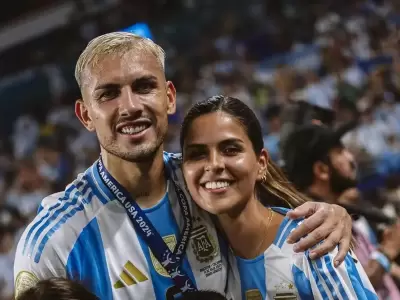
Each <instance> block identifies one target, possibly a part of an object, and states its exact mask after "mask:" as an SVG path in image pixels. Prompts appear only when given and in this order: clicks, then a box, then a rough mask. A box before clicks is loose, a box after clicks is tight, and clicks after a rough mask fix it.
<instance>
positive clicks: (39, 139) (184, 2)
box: [0, 0, 400, 300]
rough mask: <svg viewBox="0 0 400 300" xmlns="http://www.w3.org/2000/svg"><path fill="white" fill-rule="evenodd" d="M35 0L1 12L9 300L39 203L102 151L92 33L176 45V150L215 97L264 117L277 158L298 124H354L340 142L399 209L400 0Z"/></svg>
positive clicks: (172, 142) (1, 152) (2, 219)
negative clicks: (92, 103) (193, 111)
mask: <svg viewBox="0 0 400 300" xmlns="http://www.w3.org/2000/svg"><path fill="white" fill-rule="evenodd" d="M24 2H25V3H24V4H21V3H19V2H18V1H11V2H10V3H8V5H9V7H8V8H7V12H6V13H3V14H1V15H0V269H1V270H2V274H0V299H4V300H8V299H12V290H13V283H12V264H13V259H14V258H13V257H14V248H15V243H16V240H17V239H18V235H19V234H20V232H21V230H22V229H23V228H24V225H25V224H26V222H28V221H29V220H30V219H31V218H32V216H33V215H34V214H35V213H36V209H37V206H38V204H39V202H40V201H41V200H42V199H43V197H44V196H46V195H48V194H50V193H52V192H55V191H59V190H61V189H63V188H64V186H65V185H66V184H67V183H68V182H70V181H71V179H72V178H73V177H74V176H75V175H76V174H77V173H79V172H80V171H82V170H84V169H85V168H86V167H88V166H89V165H90V164H91V162H93V161H94V160H95V159H96V158H97V156H98V144H97V141H96V137H95V136H94V135H92V134H91V133H89V132H87V131H86V130H85V129H84V128H83V127H82V126H81V125H80V124H79V122H78V120H77V119H76V118H75V116H74V110H73V103H74V100H75V99H76V98H77V97H79V90H78V87H77V85H76V83H75V80H74V77H73V73H74V67H75V62H76V60H77V58H78V56H79V54H80V52H81V51H82V50H83V49H84V47H85V45H86V44H87V42H88V41H89V40H90V39H92V38H93V37H95V36H97V35H100V34H103V33H106V32H110V31H117V30H123V29H127V28H129V27H130V26H132V25H135V24H137V23H140V25H139V29H140V30H143V29H145V30H147V29H148V30H147V31H145V32H144V33H145V34H147V35H149V36H151V37H152V38H153V39H154V40H155V41H156V42H157V43H158V44H160V45H161V46H162V47H163V48H164V49H165V50H166V53H167V64H166V65H167V69H166V72H167V77H168V78H169V79H171V80H172V81H173V82H174V83H175V85H176V87H177V90H178V95H177V102H178V111H177V113H176V114H175V115H174V116H172V117H171V118H170V128H169V135H168V140H167V142H166V145H167V146H166V150H168V151H179V143H178V132H179V126H180V122H181V120H182V116H183V115H184V113H185V111H186V110H187V108H188V107H190V105H192V104H193V103H195V102H196V101H199V100H201V99H205V98H206V97H208V96H212V95H216V94H226V95H230V96H234V97H237V98H239V99H241V100H243V101H245V102H246V103H247V104H248V105H249V106H250V107H252V108H253V109H254V110H255V111H256V112H257V114H258V117H259V119H260V121H261V122H262V124H263V127H264V132H265V139H264V141H265V146H266V147H267V148H268V150H269V151H270V154H271V156H272V158H273V159H274V160H275V161H277V162H278V163H281V161H280V156H279V142H280V140H282V139H283V138H284V137H285V136H286V135H287V133H288V131H290V128H293V125H296V124H299V123H304V122H310V121H311V118H316V119H321V121H323V122H325V123H327V124H329V125H330V126H333V127H339V126H341V125H343V124H349V123H350V124H351V126H350V127H351V130H349V132H348V133H347V134H346V135H345V136H344V138H343V140H344V142H345V143H346V145H347V146H348V147H349V148H350V149H351V151H352V152H353V153H354V154H355V155H356V157H357V160H358V163H359V176H360V179H361V180H360V186H359V188H360V191H361V192H362V195H363V201H364V202H366V203H368V205H371V206H375V207H378V208H380V209H381V210H382V211H383V212H384V213H385V214H387V215H388V216H391V217H396V216H397V214H398V212H399V209H400V188H399V187H400V180H399V174H400V35H399V31H398V28H399V25H400V5H399V2H398V1H395V0H393V1H390V0H387V1H385V0H375V1H373V0H353V1H348V0H326V1H323V3H322V1H321V3H318V1H309V0H281V1H274V0H248V1H245V0H218V1H211V0H201V1H200V0H197V1H196V0H170V1H169V0H147V1H138V0H71V1H55V0H40V1H39V0H30V1H24ZM137 28H138V27H136V29H137ZM142 32H143V31H142ZM310 112H312V113H310ZM311 116H313V117H311Z"/></svg>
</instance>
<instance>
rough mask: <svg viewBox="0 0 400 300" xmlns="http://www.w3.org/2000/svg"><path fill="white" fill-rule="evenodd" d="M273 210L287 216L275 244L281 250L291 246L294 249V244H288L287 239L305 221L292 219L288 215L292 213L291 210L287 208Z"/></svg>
mask: <svg viewBox="0 0 400 300" xmlns="http://www.w3.org/2000/svg"><path fill="white" fill-rule="evenodd" d="M271 209H272V210H273V211H274V212H276V213H279V214H281V215H284V216H285V217H284V218H283V220H282V222H281V224H280V226H279V228H278V231H277V233H276V235H275V240H274V243H273V244H274V245H275V246H277V247H278V248H280V249H282V248H283V246H284V245H291V248H293V245H292V244H288V243H287V238H288V237H289V234H290V233H291V232H292V231H293V230H295V229H296V228H297V227H298V226H299V225H300V224H301V223H302V222H303V221H304V219H302V218H301V219H295V220H293V219H290V218H289V217H287V216H286V214H287V213H288V212H289V211H291V209H288V208H285V207H271Z"/></svg>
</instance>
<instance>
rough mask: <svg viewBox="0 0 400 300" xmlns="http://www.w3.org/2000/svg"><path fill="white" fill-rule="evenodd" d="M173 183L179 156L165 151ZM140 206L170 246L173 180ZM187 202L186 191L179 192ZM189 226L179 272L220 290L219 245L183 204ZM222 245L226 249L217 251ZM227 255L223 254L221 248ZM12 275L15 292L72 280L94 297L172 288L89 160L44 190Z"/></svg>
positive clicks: (203, 216) (168, 292)
mask: <svg viewBox="0 0 400 300" xmlns="http://www.w3.org/2000/svg"><path fill="white" fill-rule="evenodd" d="M164 159H165V160H167V161H168V163H167V167H168V168H171V170H172V171H173V174H174V176H176V178H175V180H177V181H178V182H180V183H181V184H180V186H181V187H182V188H184V187H185V185H184V181H183V177H182V174H181V171H180V156H179V155H174V154H168V153H164ZM167 186H168V187H167V192H166V194H165V196H164V198H163V199H162V200H161V201H160V202H159V203H158V204H157V205H156V206H154V207H152V208H150V209H146V210H144V212H145V213H146V215H147V217H148V218H149V219H150V221H151V222H152V223H153V225H154V226H155V228H156V230H157V231H158V232H159V233H160V235H161V236H162V237H163V239H164V241H165V242H166V244H167V245H168V246H169V247H170V248H174V246H175V245H176V243H177V240H179V237H180V233H181V232H182V227H183V224H184V220H183V216H182V212H181V209H180V206H179V203H178V200H177V196H176V193H175V189H174V185H173V183H172V182H170V181H168V184H167ZM184 192H185V194H186V196H187V198H188V199H191V198H190V196H189V194H188V192H187V191H186V190H184ZM189 205H190V209H191V213H192V218H193V231H192V236H191V240H190V242H189V244H188V247H187V250H186V256H185V258H184V261H183V269H184V270H185V271H186V273H187V275H188V276H189V277H190V278H191V280H192V281H193V282H194V283H195V284H196V286H197V288H198V289H209V290H216V291H219V292H220V293H224V290H225V288H226V283H227V267H226V265H227V260H226V255H222V253H223V252H224V251H225V250H226V247H223V244H222V241H221V242H220V241H219V239H218V236H217V232H216V230H215V227H214V225H213V223H212V221H211V219H210V217H209V215H208V214H207V213H205V212H204V211H201V210H199V209H198V207H197V206H196V205H195V204H194V203H193V201H189ZM223 249H225V250H223ZM225 254H226V253H225ZM14 277H15V286H16V292H17V294H18V293H20V292H21V291H22V290H24V289H26V288H27V287H30V286H32V285H33V284H35V283H36V282H37V281H38V280H41V279H46V278H50V277H63V278H68V279H73V280H79V281H80V282H82V283H83V284H84V285H85V286H86V287H88V288H89V289H90V290H91V291H92V292H94V293H95V294H96V295H97V296H98V297H100V298H101V299H105V300H108V299H116V300H120V299H134V300H145V299H146V300H147V299H160V300H161V299H162V300H164V299H173V298H172V297H173V295H174V294H176V293H177V292H178V293H179V291H177V289H176V288H175V287H174V284H173V281H172V279H171V278H170V277H169V275H168V273H167V272H166V271H165V270H164V268H163V267H162V266H161V265H160V263H159V262H158V261H157V260H156V259H155V258H154V256H153V254H152V253H151V251H150V250H149V248H148V246H147V245H146V244H145V243H144V241H143V240H142V238H141V237H140V236H139V235H138V234H136V232H135V229H134V227H133V225H132V223H131V220H130V219H129V217H128V215H127V213H126V212H125V209H124V208H123V207H122V205H121V204H120V203H119V202H118V201H116V200H115V199H114V197H113V194H112V193H111V192H110V190H109V189H108V188H107V187H106V186H105V185H104V183H103V181H102V180H101V178H100V174H99V173H98V169H97V167H96V164H94V165H93V166H91V167H90V168H89V169H88V170H86V172H84V173H83V174H80V175H78V177H77V179H76V180H74V181H73V182H72V183H71V184H70V185H69V186H67V188H66V190H65V191H63V192H60V193H56V194H53V195H50V196H49V197H47V198H45V199H44V200H43V202H42V204H41V209H40V211H39V213H38V215H37V216H36V218H35V219H34V220H33V222H32V223H31V224H30V225H29V226H28V227H27V229H26V230H25V232H24V234H23V235H22V238H21V240H20V242H19V244H18V248H17V253H16V259H15V265H14Z"/></svg>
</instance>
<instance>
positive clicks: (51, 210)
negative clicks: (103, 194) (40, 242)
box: [22, 181, 85, 255]
mask: <svg viewBox="0 0 400 300" xmlns="http://www.w3.org/2000/svg"><path fill="white" fill-rule="evenodd" d="M84 183H85V182H83V181H80V182H78V183H77V184H76V185H74V184H73V183H71V184H70V185H69V186H68V188H67V189H66V190H65V193H64V196H63V197H61V198H59V199H58V202H57V203H56V204H54V205H53V206H51V207H50V208H49V210H48V211H47V212H46V214H45V215H44V216H43V217H42V218H40V220H39V221H37V222H35V223H34V224H33V225H32V226H31V228H30V229H29V231H28V234H27V236H26V239H25V243H24V249H23V251H22V254H23V255H25V253H26V248H27V246H28V243H29V241H30V238H31V235H32V234H33V232H34V231H35V229H36V228H38V227H39V226H40V225H42V227H43V225H45V224H46V223H47V221H48V220H49V218H51V219H53V218H52V216H51V215H52V213H55V212H56V211H57V210H56V209H57V208H59V207H60V206H61V205H63V204H65V203H66V202H65V201H68V200H70V198H71V194H73V193H75V192H76V190H77V189H78V188H80V187H81V186H83V184H84ZM44 221H45V223H44V224H42V223H43V222H44ZM42 227H40V228H42ZM42 231H43V230H42ZM42 231H41V232H42ZM41 232H36V234H35V235H34V237H33V240H32V242H31V244H30V248H29V254H31V253H32V252H33V247H34V246H35V243H36V241H37V239H38V238H39V235H40V233H41Z"/></svg>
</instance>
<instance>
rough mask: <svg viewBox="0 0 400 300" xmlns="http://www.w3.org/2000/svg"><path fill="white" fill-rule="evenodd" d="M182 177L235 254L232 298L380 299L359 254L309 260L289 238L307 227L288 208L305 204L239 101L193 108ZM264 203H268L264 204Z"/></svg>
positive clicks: (186, 125) (186, 126) (184, 135)
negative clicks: (341, 260)
mask: <svg viewBox="0 0 400 300" xmlns="http://www.w3.org/2000/svg"><path fill="white" fill-rule="evenodd" d="M180 141H181V146H182V149H183V151H182V152H183V172H184V176H185V180H186V183H187V187H188V189H189V191H190V193H191V195H192V197H193V200H194V201H195V202H196V203H197V204H198V205H199V206H200V207H201V208H203V209H204V210H206V211H208V212H210V213H211V214H214V215H216V218H217V222H218V225H219V227H220V229H221V230H222V231H223V233H224V235H225V236H226V239H227V240H228V242H229V244H230V247H231V254H232V256H231V266H232V270H231V271H232V273H233V276H231V278H234V279H233V282H234V283H233V284H231V285H230V288H229V290H230V294H231V295H230V296H231V297H233V299H240V298H242V299H298V298H301V299H342V298H343V299H377V297H376V294H375V291H374V289H373V287H372V285H371V284H370V282H369V280H368V278H367V277H366V275H365V273H364V270H363V269H362V267H361V266H360V264H359V263H358V262H357V259H356V258H355V257H354V255H353V254H351V253H349V254H348V255H347V257H346V259H345V263H344V264H342V265H341V266H339V267H337V268H335V267H334V266H333V257H334V254H335V252H336V251H334V252H332V253H329V254H327V255H325V256H323V257H322V258H320V259H317V260H315V261H311V260H310V258H309V251H306V252H303V253H295V251H294V250H295V249H294V247H293V245H292V244H289V243H288V241H287V237H288V235H289V233H290V232H291V231H292V230H293V229H294V228H296V227H297V226H298V225H299V224H300V223H301V221H296V220H294V221H293V220H289V219H288V218H286V217H285V214H286V213H287V212H288V209H287V208H281V207H276V206H286V207H296V206H298V205H299V204H301V203H304V202H305V201H306V200H307V199H306V198H305V197H304V196H303V195H302V194H300V193H298V192H297V191H296V190H295V189H294V188H293V187H292V186H291V185H290V184H289V183H288V182H287V180H286V179H285V178H284V176H283V175H282V173H281V172H280V171H279V169H277V168H276V167H275V166H274V165H273V163H272V162H271V161H270V160H269V158H268V153H267V152H266V150H265V149H263V140H262V133H261V127H260V124H259V122H258V120H257V118H256V117H255V115H254V113H253V112H252V110H251V109H249V108H248V107H247V106H246V105H245V104H244V103H243V102H241V101H240V100H237V99H234V98H230V97H224V96H216V97H212V98H210V99H208V100H207V101H205V102H200V103H197V104H196V105H194V106H193V107H192V108H191V109H190V111H189V112H188V114H187V115H186V117H185V120H184V122H183V125H182V131H181V139H180ZM261 202H262V203H261Z"/></svg>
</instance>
